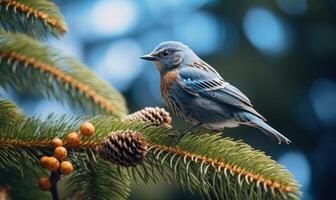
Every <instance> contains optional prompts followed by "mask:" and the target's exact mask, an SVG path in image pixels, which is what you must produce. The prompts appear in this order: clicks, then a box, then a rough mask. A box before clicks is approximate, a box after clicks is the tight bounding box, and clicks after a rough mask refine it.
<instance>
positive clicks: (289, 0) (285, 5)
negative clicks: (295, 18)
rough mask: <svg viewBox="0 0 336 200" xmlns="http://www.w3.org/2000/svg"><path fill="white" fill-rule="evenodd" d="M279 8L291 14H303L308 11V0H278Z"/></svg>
mask: <svg viewBox="0 0 336 200" xmlns="http://www.w3.org/2000/svg"><path fill="white" fill-rule="evenodd" d="M276 2H277V4H278V6H279V8H280V9H281V10H282V11H283V12H285V13H286V14H289V15H302V14H304V13H305V12H306V11H307V8H308V4H307V1H306V0H276Z"/></svg>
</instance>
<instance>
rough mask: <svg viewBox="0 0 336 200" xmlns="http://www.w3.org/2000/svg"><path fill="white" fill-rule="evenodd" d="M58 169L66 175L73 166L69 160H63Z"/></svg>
mask: <svg viewBox="0 0 336 200" xmlns="http://www.w3.org/2000/svg"><path fill="white" fill-rule="evenodd" d="M59 170H60V172H61V174H63V175H68V174H70V173H71V172H72V171H73V166H72V164H71V162H69V161H63V162H61V165H60V169H59Z"/></svg>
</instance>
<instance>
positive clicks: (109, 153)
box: [97, 130, 147, 167]
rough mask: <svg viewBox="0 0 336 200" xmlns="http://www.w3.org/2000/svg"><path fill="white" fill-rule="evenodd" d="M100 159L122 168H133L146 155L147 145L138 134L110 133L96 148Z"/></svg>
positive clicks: (130, 132) (131, 132)
mask: <svg viewBox="0 0 336 200" xmlns="http://www.w3.org/2000/svg"><path fill="white" fill-rule="evenodd" d="M97 152H98V154H99V155H100V157H101V158H103V159H104V160H107V161H110V162H112V163H115V164H118V165H122V166H126V167H129V166H135V165H137V164H139V163H141V162H142V160H143V159H144V158H145V156H146V153H147V144H146V141H145V139H144V137H143V136H142V133H140V132H134V131H130V130H121V131H114V132H111V133H110V135H109V136H107V138H106V139H104V140H103V141H101V143H100V144H99V145H98V146H97Z"/></svg>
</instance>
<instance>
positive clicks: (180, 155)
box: [0, 116, 300, 200]
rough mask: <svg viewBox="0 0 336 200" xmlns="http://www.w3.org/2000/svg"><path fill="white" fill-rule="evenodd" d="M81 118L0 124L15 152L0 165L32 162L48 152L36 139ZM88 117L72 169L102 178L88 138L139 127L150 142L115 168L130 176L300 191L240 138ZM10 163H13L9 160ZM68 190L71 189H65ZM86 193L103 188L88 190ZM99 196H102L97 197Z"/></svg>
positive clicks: (214, 188) (235, 192)
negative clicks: (133, 159) (88, 128)
mask: <svg viewBox="0 0 336 200" xmlns="http://www.w3.org/2000/svg"><path fill="white" fill-rule="evenodd" d="M83 121H85V119H84V118H75V117H66V116H63V117H54V116H50V117H49V118H48V119H46V120H45V121H41V120H39V119H37V118H27V119H26V120H24V121H21V122H18V124H16V125H15V126H12V127H9V128H7V129H4V130H0V131H1V134H0V143H1V147H0V155H3V152H5V153H6V154H10V153H11V154H10V155H13V154H16V156H15V157H14V156H10V157H7V156H6V157H4V156H0V169H1V168H2V167H4V166H5V167H6V166H8V165H9V163H16V161H17V160H20V159H23V158H25V159H29V160H35V161H36V162H37V161H38V158H39V156H41V155H42V153H43V152H48V149H49V148H50V146H48V145H40V146H39V145H38V144H39V143H41V144H48V143H46V140H49V141H50V139H52V138H54V137H55V136H58V137H60V138H62V137H64V135H65V134H67V133H68V132H70V131H76V130H78V128H79V125H80V124H81V123H82V122H83ZM90 121H91V122H92V123H93V124H94V126H95V128H96V133H95V134H94V135H93V136H92V137H87V138H83V146H82V148H76V149H73V150H71V151H70V152H71V153H70V157H69V159H70V160H71V161H72V163H76V167H75V168H76V170H82V171H78V172H80V173H82V174H83V173H84V174H90V176H95V175H96V174H92V173H102V174H105V175H100V176H101V177H104V178H108V177H109V175H108V174H107V172H106V171H105V172H94V171H92V170H90V169H92V165H93V166H94V164H93V163H95V164H97V165H98V166H99V165H100V164H99V162H101V161H99V160H100V159H99V158H97V157H96V156H95V151H94V149H92V147H94V146H95V145H91V146H90V145H89V144H94V143H95V142H99V141H101V140H102V139H103V138H105V137H106V136H107V135H108V134H109V133H110V132H111V131H116V130H133V131H138V132H141V133H143V135H144V137H145V138H146V141H147V142H148V144H149V147H150V149H149V151H148V153H147V156H146V158H145V160H144V162H143V164H140V165H137V166H136V167H130V168H126V169H125V168H121V169H120V171H121V172H120V173H121V174H124V170H127V172H128V174H129V176H131V177H132V179H134V180H135V179H141V180H143V181H144V182H150V181H154V182H157V181H158V180H159V179H160V177H163V178H164V179H165V180H166V181H167V182H168V183H171V184H177V185H179V186H180V187H181V188H182V189H184V190H189V191H191V192H192V193H196V192H199V193H201V194H202V196H203V197H204V198H208V199H210V198H219V199H279V200H280V199H298V198H299V197H300V191H299V186H298V184H297V182H296V181H295V180H294V179H293V177H292V175H291V174H290V173H289V172H288V171H287V170H285V169H284V168H283V167H282V166H281V165H279V164H277V163H276V162H275V161H274V160H272V159H270V158H269V157H267V156H265V155H264V153H263V152H260V151H257V150H254V149H252V148H251V147H250V146H248V145H247V144H244V143H243V142H240V141H233V140H232V139H229V138H224V139H223V138H221V137H220V136H219V135H210V134H201V135H192V134H188V135H187V136H185V137H184V138H182V140H181V141H180V142H179V143H178V144H176V143H174V142H173V141H172V140H171V139H170V138H169V137H168V136H167V133H168V132H169V131H170V130H169V129H166V128H164V127H151V126H148V124H143V123H137V122H120V121H119V120H118V119H116V118H114V117H108V116H100V117H95V118H93V119H92V120H90ZM13 140H15V141H23V143H24V142H25V141H28V143H29V144H30V145H29V146H27V145H26V146H24V145H23V146H22V145H21V148H18V147H17V146H19V145H17V146H15V148H14V147H11V146H10V145H8V143H13ZM6 141H7V143H6ZM8 141H10V142H8ZM18 144H19V143H18ZM21 144H22V143H21ZM49 145H50V143H49ZM18 150H19V151H18ZM10 166H11V167H13V168H15V164H11V165H10ZM103 166H105V167H113V166H114V165H112V164H111V163H108V162H105V161H104V165H103ZM97 170H98V169H97ZM102 171H104V170H102ZM107 171H108V170H107ZM85 172H86V173H85ZM122 176H124V175H122ZM75 177H77V178H75ZM76 179H78V181H79V180H81V179H83V177H80V176H79V175H77V176H75V175H74V177H73V180H71V179H70V180H69V181H70V182H71V181H72V183H75V182H76ZM81 181H83V180H81ZM95 181H98V180H95ZM101 181H102V182H103V183H104V184H107V183H108V181H107V180H106V182H105V181H104V180H101ZM89 182H90V181H88V180H87V181H84V182H82V184H83V185H84V186H87V185H89V184H92V183H89ZM104 184H103V185H104ZM103 185H100V186H99V187H102V188H101V190H105V189H106V188H105V186H103ZM84 186H83V188H85V187H84ZM97 187H98V186H97ZM106 187H107V186H106ZM111 187H113V186H111ZM83 190H84V191H85V189H83ZM97 190H98V189H97ZM73 192H74V190H72V192H71V193H73ZM125 194H126V193H125ZM90 195H103V194H98V193H91V194H90ZM121 197H122V196H121ZM97 198H98V197H97ZM101 199H104V198H103V197H101Z"/></svg>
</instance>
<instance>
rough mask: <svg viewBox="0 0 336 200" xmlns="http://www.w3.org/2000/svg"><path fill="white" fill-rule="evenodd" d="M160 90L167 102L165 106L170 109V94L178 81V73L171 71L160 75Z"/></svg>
mask: <svg viewBox="0 0 336 200" xmlns="http://www.w3.org/2000/svg"><path fill="white" fill-rule="evenodd" d="M160 77H161V78H160V89H161V96H162V98H163V100H164V102H165V104H166V105H167V106H168V107H170V105H169V99H168V93H169V90H170V88H171V86H172V85H173V84H174V83H175V82H176V81H177V78H178V74H177V71H175V70H174V71H169V72H162V73H161V74H160Z"/></svg>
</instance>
